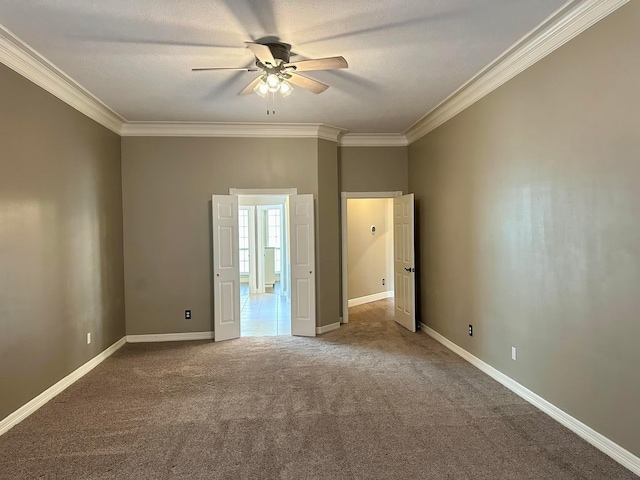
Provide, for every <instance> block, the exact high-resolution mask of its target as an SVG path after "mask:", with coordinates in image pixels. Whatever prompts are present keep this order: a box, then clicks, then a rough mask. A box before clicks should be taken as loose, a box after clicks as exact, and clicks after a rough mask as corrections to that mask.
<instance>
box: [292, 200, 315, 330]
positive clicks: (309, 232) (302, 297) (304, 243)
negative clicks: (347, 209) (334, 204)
mask: <svg viewBox="0 0 640 480" xmlns="http://www.w3.org/2000/svg"><path fill="white" fill-rule="evenodd" d="M289 251H290V255H291V257H290V262H289V265H290V267H291V285H290V286H291V335H301V336H305V337H315V335H316V282H315V270H316V268H315V229H314V219H313V195H290V196H289Z"/></svg>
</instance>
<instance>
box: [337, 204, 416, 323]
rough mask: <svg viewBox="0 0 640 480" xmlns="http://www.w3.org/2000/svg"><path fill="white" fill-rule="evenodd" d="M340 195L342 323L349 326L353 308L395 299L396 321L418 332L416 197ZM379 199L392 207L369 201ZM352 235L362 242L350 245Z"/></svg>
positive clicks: (357, 241)
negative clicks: (416, 309)
mask: <svg viewBox="0 0 640 480" xmlns="http://www.w3.org/2000/svg"><path fill="white" fill-rule="evenodd" d="M341 197H342V199H341V200H342V201H341V217H342V323H348V322H349V307H350V306H356V305H362V304H364V303H367V302H372V301H377V300H382V299H383V298H391V297H393V299H394V300H393V312H394V314H393V318H394V320H395V321H396V322H397V323H399V324H400V325H402V326H403V327H405V328H407V329H408V330H410V331H412V332H415V331H416V328H417V327H416V314H415V272H416V269H415V264H414V252H415V245H414V242H415V229H414V215H415V211H414V196H413V194H408V195H402V192H342V195H341ZM380 199H383V200H386V199H388V200H389V202H390V203H389V204H387V203H386V202H385V201H383V202H381V204H380V206H376V204H375V203H374V202H370V203H369V202H366V200H380ZM354 200H365V202H362V203H357V202H354ZM350 203H351V208H350V205H349V204H350ZM381 225H382V226H383V227H382V228H383V230H381V228H380V226H381ZM387 234H388V237H387ZM351 236H357V237H358V238H357V239H355V240H354V241H350V237H351ZM350 244H351V245H350ZM375 252H377V253H375ZM389 259H390V261H389ZM372 262H375V263H376V264H377V266H375V267H373V268H372V267H371V265H369V264H370V263H372Z"/></svg>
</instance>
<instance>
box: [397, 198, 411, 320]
mask: <svg viewBox="0 0 640 480" xmlns="http://www.w3.org/2000/svg"><path fill="white" fill-rule="evenodd" d="M413 201H414V200H413V194H412V193H411V194H409V195H403V196H402V197H395V198H394V199H393V248H394V254H393V273H394V282H393V291H394V296H395V308H394V319H395V321H396V322H398V323H399V324H400V325H402V326H403V327H405V328H407V329H408V330H411V331H412V332H415V331H416V311H415V310H416V309H415V306H416V279H415V272H416V268H415V263H414V252H415V245H414V238H415V237H414V208H413Z"/></svg>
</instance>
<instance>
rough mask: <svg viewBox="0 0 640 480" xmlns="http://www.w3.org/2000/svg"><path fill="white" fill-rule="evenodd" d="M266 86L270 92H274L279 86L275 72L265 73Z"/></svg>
mask: <svg viewBox="0 0 640 480" xmlns="http://www.w3.org/2000/svg"><path fill="white" fill-rule="evenodd" d="M266 82H267V87H268V89H269V91H270V92H271V93H275V92H277V91H278V89H279V88H280V79H279V78H278V76H277V75H276V74H275V73H270V74H269V75H267V80H266Z"/></svg>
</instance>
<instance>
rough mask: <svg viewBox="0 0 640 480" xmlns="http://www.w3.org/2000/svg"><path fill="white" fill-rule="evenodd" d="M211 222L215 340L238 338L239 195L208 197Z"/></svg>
mask: <svg viewBox="0 0 640 480" xmlns="http://www.w3.org/2000/svg"><path fill="white" fill-rule="evenodd" d="M211 206H212V208H211V213H212V217H213V218H212V225H213V308H214V313H213V318H214V321H213V325H214V330H215V332H214V335H215V340H216V342H218V341H220V340H229V339H231V338H238V337H240V296H239V294H240V255H239V251H240V243H239V240H238V197H237V196H235V195H233V196H232V195H213V196H212V197H211Z"/></svg>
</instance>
